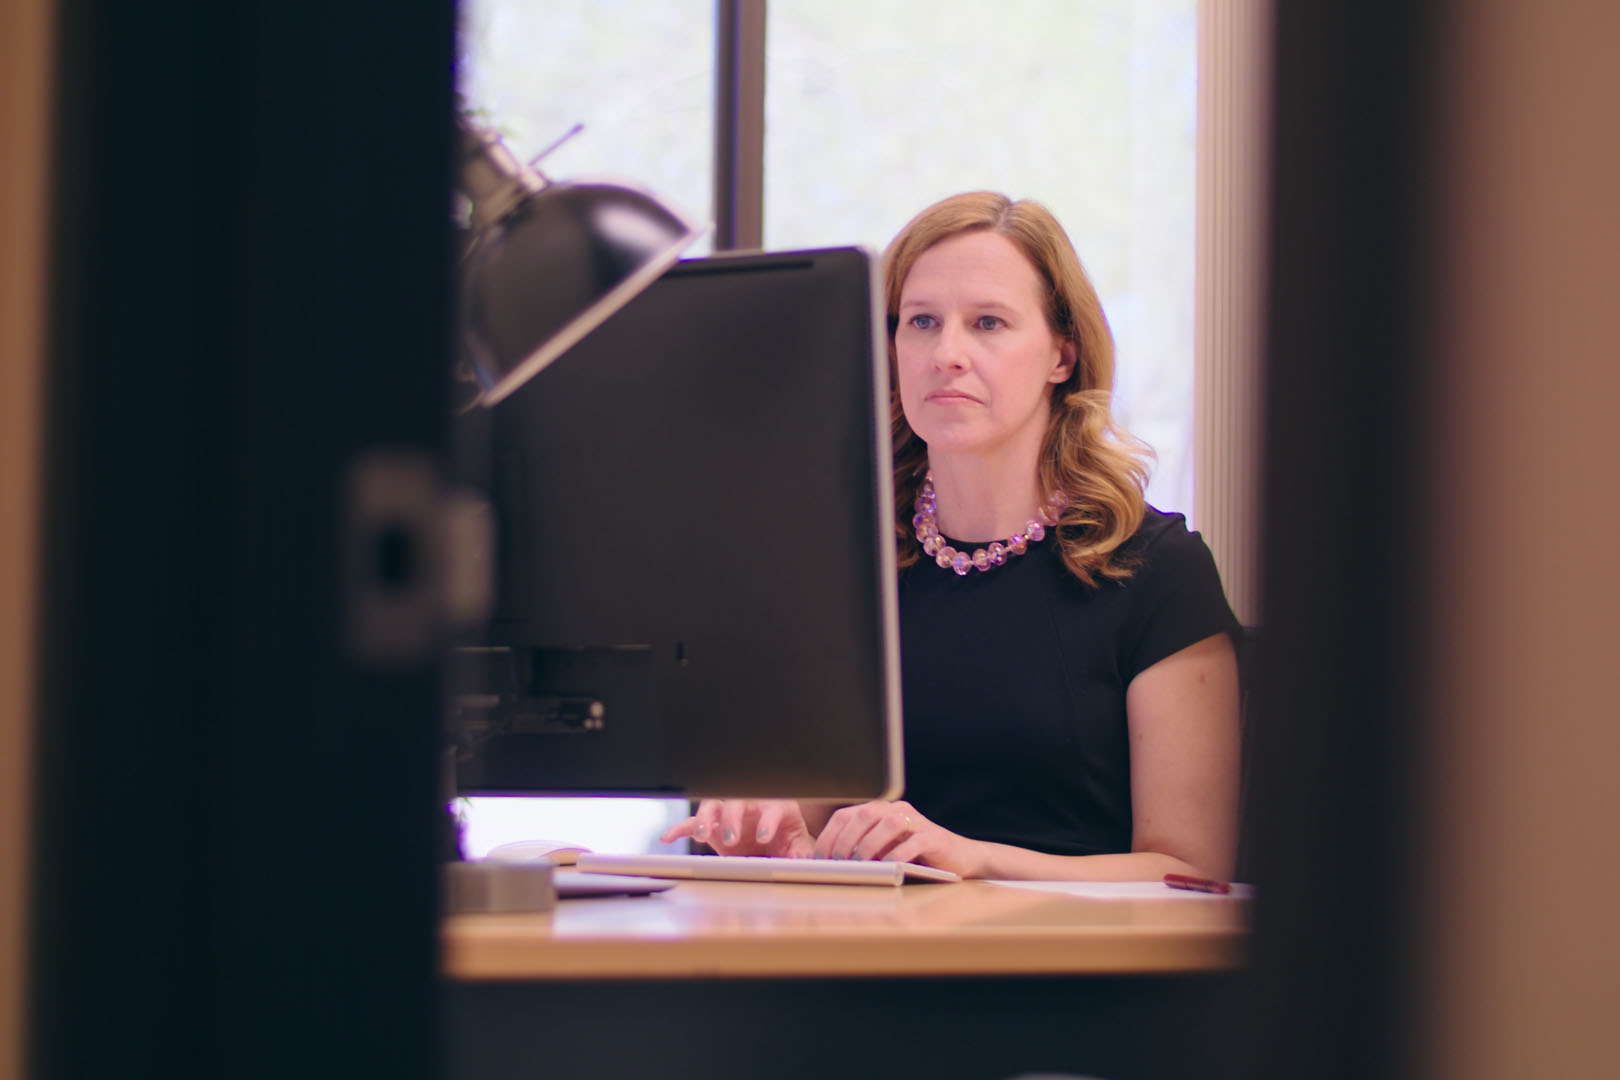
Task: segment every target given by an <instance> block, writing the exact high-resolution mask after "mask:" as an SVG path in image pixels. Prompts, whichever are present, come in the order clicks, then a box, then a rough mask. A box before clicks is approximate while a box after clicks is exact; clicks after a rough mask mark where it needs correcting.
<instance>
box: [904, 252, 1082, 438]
mask: <svg viewBox="0 0 1620 1080" xmlns="http://www.w3.org/2000/svg"><path fill="white" fill-rule="evenodd" d="M894 344H895V354H896V361H897V369H898V376H899V382H900V406H901V408H902V409H903V410H904V412H905V415H906V422H907V423H909V424H910V425H911V430H912V431H914V432H916V434H917V436H918V438H920V439H922V440H923V441H924V442H926V443H927V444H928V450H929V453H930V455H933V454H936V453H952V454H963V453H965V454H976V455H981V456H985V457H999V456H1002V455H1003V454H1005V453H1006V452H1009V451H1010V452H1014V453H1017V454H1020V455H1022V454H1026V453H1027V454H1028V455H1029V457H1030V459H1031V461H1032V462H1033V460H1034V458H1035V457H1036V456H1037V455H1038V454H1039V452H1040V445H1041V439H1042V437H1043V436H1044V434H1045V431H1046V422H1047V418H1048V416H1049V415H1050V405H1049V401H1050V390H1051V387H1052V384H1054V383H1060V382H1063V381H1064V380H1065V379H1067V378H1068V377H1069V373H1070V372H1071V371H1072V370H1073V368H1074V355H1073V350H1072V348H1070V347H1069V346H1067V345H1066V344H1064V343H1063V342H1062V341H1060V340H1059V338H1058V336H1057V335H1056V334H1054V333H1053V332H1052V329H1051V327H1050V326H1048V325H1047V321H1046V304H1045V302H1044V290H1043V288H1042V286H1041V280H1040V277H1039V276H1038V275H1037V273H1036V271H1035V268H1034V267H1033V266H1031V265H1030V263H1029V260H1028V259H1026V258H1025V257H1024V254H1023V252H1021V251H1019V250H1018V248H1017V247H1016V246H1014V245H1013V243H1012V241H1010V240H1008V239H1007V238H1006V237H1004V236H1002V235H1000V234H999V233H994V232H989V231H976V232H968V233H959V234H957V235H955V236H952V237H949V238H948V239H945V240H941V241H940V242H939V243H937V244H935V245H934V246H933V247H931V248H929V249H928V250H927V251H925V252H923V253H922V255H920V256H919V257H918V258H917V261H916V262H915V263H914V264H912V267H911V273H909V274H908V275H907V276H906V280H905V283H904V284H903V285H902V286H901V289H900V312H899V326H898V328H897V329H896V330H895V336H894Z"/></svg>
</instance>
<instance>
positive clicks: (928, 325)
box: [906, 315, 934, 330]
mask: <svg viewBox="0 0 1620 1080" xmlns="http://www.w3.org/2000/svg"><path fill="white" fill-rule="evenodd" d="M906 325H908V326H910V327H911V328H912V329H913V330H932V329H933V328H934V317H933V316H932V315H913V316H912V317H911V318H909V319H907V320H906Z"/></svg>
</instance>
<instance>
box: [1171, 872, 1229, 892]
mask: <svg viewBox="0 0 1620 1080" xmlns="http://www.w3.org/2000/svg"><path fill="white" fill-rule="evenodd" d="M1164 883H1165V884H1166V885H1168V886H1170V887H1171V888H1172V889H1186V890H1187V891H1189V892H1207V893H1229V892H1231V891H1232V886H1230V885H1228V884H1227V883H1226V882H1224V881H1211V880H1210V879H1209V878H1201V877H1188V876H1187V875H1186V874H1166V875H1164Z"/></svg>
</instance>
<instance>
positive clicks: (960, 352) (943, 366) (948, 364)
mask: <svg viewBox="0 0 1620 1080" xmlns="http://www.w3.org/2000/svg"><path fill="white" fill-rule="evenodd" d="M934 366H935V367H936V368H939V369H940V370H942V371H959V370H963V369H965V368H966V367H967V366H968V362H967V341H966V339H965V336H964V334H963V332H962V330H961V329H960V328H957V327H953V326H951V325H949V324H946V326H945V327H944V328H943V329H942V330H940V332H939V337H938V338H937V339H936V340H935V343H934Z"/></svg>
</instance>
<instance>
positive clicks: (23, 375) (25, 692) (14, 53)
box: [0, 0, 51, 1080]
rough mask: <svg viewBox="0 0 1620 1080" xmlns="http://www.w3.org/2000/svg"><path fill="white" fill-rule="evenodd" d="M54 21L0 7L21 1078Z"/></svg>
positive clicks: (2, 796)
mask: <svg viewBox="0 0 1620 1080" xmlns="http://www.w3.org/2000/svg"><path fill="white" fill-rule="evenodd" d="M50 14H51V5H50V3H49V2H48V0H8V2H7V3H5V4H0V144H3V145H4V146H5V147H6V151H5V153H4V154H0V237H4V238H5V240H4V242H3V243H0V1080H11V1078H14V1077H20V1076H21V1075H22V1026H23V1025H22V999H23V995H22V971H23V942H24V940H25V936H24V929H23V901H24V893H25V886H26V878H25V876H24V873H25V863H26V850H25V845H26V837H27V806H28V798H29V785H28V770H27V763H28V760H29V738H28V736H29V726H30V725H29V717H30V712H31V706H30V702H31V694H32V682H33V679H32V674H33V632H32V631H33V626H32V623H33V605H34V580H35V573H34V557H35V532H36V527H37V513H36V509H35V497H36V493H37V483H36V475H37V470H38V461H39V453H38V441H39V426H38V420H39V407H38V400H39V392H40V391H39V388H40V375H41V367H42V351H41V349H42V331H43V325H44V319H43V301H44V287H43V278H44V274H43V266H44V240H45V177H46V167H45V160H46V142H47V136H48V131H49V125H48V115H47V107H46V102H47V99H48V95H47V82H46V80H47V78H48V71H49V65H48V63H47V58H48V55H49V39H50V34H49V26H50Z"/></svg>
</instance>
